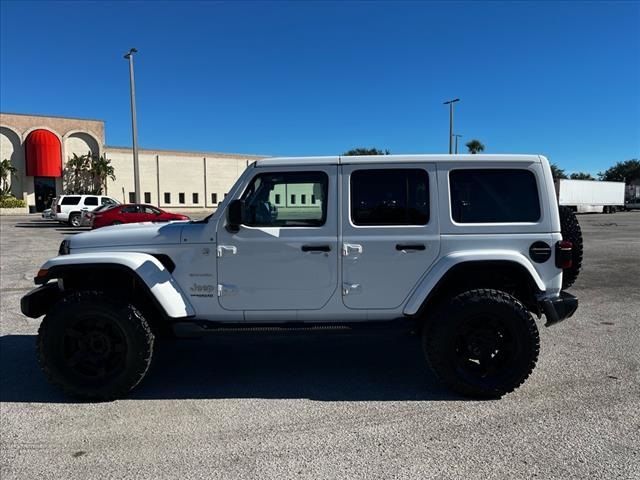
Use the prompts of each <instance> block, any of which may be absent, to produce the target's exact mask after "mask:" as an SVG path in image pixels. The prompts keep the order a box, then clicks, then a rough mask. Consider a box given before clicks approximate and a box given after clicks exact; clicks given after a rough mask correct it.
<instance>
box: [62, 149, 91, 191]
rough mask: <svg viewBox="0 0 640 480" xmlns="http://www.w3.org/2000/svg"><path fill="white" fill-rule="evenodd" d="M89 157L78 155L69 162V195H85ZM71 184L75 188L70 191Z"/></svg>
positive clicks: (74, 155)
mask: <svg viewBox="0 0 640 480" xmlns="http://www.w3.org/2000/svg"><path fill="white" fill-rule="evenodd" d="M88 157H89V155H80V156H78V155H76V154H75V153H74V154H73V157H71V158H70V159H69V161H68V162H67V172H68V182H67V190H68V192H67V193H85V181H86V179H85V177H86V173H87V168H88ZM69 184H71V185H72V186H73V187H72V188H71V189H69Z"/></svg>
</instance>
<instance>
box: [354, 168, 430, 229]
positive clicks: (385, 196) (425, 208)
mask: <svg viewBox="0 0 640 480" xmlns="http://www.w3.org/2000/svg"><path fill="white" fill-rule="evenodd" d="M351 220H352V221H353V224H354V225H426V224H427V223H428V222H429V175H428V174H427V172H426V171H424V170H422V169H419V168H407V169H397V170H394V169H379V170H356V171H354V172H353V173H352V174H351Z"/></svg>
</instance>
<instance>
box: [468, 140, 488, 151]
mask: <svg viewBox="0 0 640 480" xmlns="http://www.w3.org/2000/svg"><path fill="white" fill-rule="evenodd" d="M465 145H466V146H467V148H468V149H469V153H479V152H484V145H483V144H482V142H481V141H480V140H476V139H473V140H471V141H469V142H467V143H466V144H465Z"/></svg>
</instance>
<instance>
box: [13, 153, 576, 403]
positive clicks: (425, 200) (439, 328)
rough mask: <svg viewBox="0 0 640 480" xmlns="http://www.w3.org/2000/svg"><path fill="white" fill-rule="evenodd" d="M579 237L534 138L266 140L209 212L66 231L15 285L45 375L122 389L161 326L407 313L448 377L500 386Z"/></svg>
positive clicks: (481, 390) (532, 345) (293, 324)
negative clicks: (319, 144) (444, 145)
mask: <svg viewBox="0 0 640 480" xmlns="http://www.w3.org/2000/svg"><path fill="white" fill-rule="evenodd" d="M581 261H582V239H581V234H580V227H579V225H578V223H577V221H576V220H575V216H574V215H573V214H572V213H571V212H569V211H567V210H560V209H559V208H558V205H557V201H556V195H555V192H554V184H553V178H552V176H551V170H550V168H549V163H548V161H547V159H546V158H544V157H542V156H537V155H455V156H452V155H438V156H436V155H406V156H404V155H394V156H366V157H365V156H361V157H310V158H273V159H267V160H259V161H257V162H256V163H254V164H253V165H252V166H250V167H249V168H247V170H246V171H245V172H244V173H243V175H242V176H241V177H240V179H239V180H238V181H237V183H236V184H235V186H234V187H233V188H232V190H231V191H230V193H229V195H228V197H227V198H226V199H225V201H224V202H223V203H222V204H221V205H220V207H219V208H218V210H217V211H216V212H215V213H214V214H212V215H210V216H209V217H207V218H205V219H204V220H201V221H191V222H177V223H169V224H161V225H159V224H152V223H141V224H129V225H120V226H117V227H107V228H102V229H100V230H98V231H93V232H88V233H82V234H79V235H75V236H73V237H69V238H66V239H65V240H64V241H63V242H62V244H61V246H60V251H59V256H57V257H55V258H52V259H51V260H49V261H47V262H46V263H45V264H44V265H43V266H42V268H41V269H40V271H39V272H38V274H37V276H36V277H35V283H36V284H39V285H41V286H40V287H39V288H36V289H35V290H33V291H31V292H30V293H29V294H27V295H26V296H25V297H23V299H22V302H21V307H22V312H23V313H24V314H25V315H27V316H29V317H33V318H37V317H39V316H41V315H46V316H45V318H44V320H43V321H42V324H41V326H40V331H39V335H38V341H37V350H38V356H39V361H40V364H41V366H42V368H43V370H44V372H45V374H46V375H47V377H48V378H49V380H50V381H51V382H52V383H54V384H56V385H58V386H60V387H61V388H62V389H63V390H64V391H65V392H67V393H69V394H71V395H74V396H78V397H83V398H89V399H110V398H116V397H119V396H122V395H125V394H126V393H127V392H128V391H130V390H131V389H133V388H134V387H135V386H136V385H137V384H138V383H139V382H140V381H141V380H142V378H143V377H144V375H145V373H146V372H147V369H148V368H149V365H150V363H151V360H152V356H153V350H154V342H155V338H156V337H157V336H159V335H173V336H193V335H200V334H203V333H207V332H209V333H215V332H219V331H225V330H228V329H229V328H233V329H243V328H246V329H247V330H249V329H250V330H251V331H255V330H256V328H258V329H259V327H268V328H267V330H269V331H273V330H274V329H276V330H289V329H291V330H302V329H308V328H309V327H313V330H315V329H316V328H321V327H330V328H329V330H341V329H355V327H363V326H372V325H374V324H375V325H383V324H385V325H403V326H408V327H409V328H411V331H414V332H417V333H419V335H420V337H421V338H422V343H423V347H424V352H425V356H426V358H427V360H428V362H429V364H430V365H431V367H432V368H433V370H434V371H435V373H436V374H437V375H438V377H439V378H440V379H441V380H442V381H443V382H445V383H446V384H447V385H448V386H449V387H450V388H452V389H453V390H455V391H457V392H459V393H461V394H463V395H468V396H472V397H477V398H496V397H500V396H502V395H504V394H506V393H508V392H511V391H513V390H514V389H516V388H517V387H518V386H519V385H521V384H522V383H523V382H524V381H525V379H526V378H527V377H528V376H529V374H530V373H531V371H532V370H533V368H534V366H535V364H536V361H537V358H538V351H539V336H538V329H537V327H536V323H535V321H534V318H533V316H532V314H533V315H535V316H537V317H538V318H540V317H541V315H542V314H544V315H545V316H546V324H547V325H550V324H553V323H556V322H559V321H561V320H563V319H565V318H567V317H570V316H571V315H572V314H573V313H574V312H575V310H576V308H577V306H578V302H577V299H576V298H575V297H574V296H572V295H570V294H568V293H566V292H564V291H563V290H564V289H565V288H567V287H568V286H569V285H570V284H571V283H573V282H574V280H575V279H576V277H577V274H578V270H579V268H580V263H581Z"/></svg>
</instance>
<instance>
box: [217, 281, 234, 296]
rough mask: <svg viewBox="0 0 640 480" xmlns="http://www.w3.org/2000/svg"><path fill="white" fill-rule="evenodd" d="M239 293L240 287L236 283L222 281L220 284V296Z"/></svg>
mask: <svg viewBox="0 0 640 480" xmlns="http://www.w3.org/2000/svg"><path fill="white" fill-rule="evenodd" d="M236 293H238V287H236V286H235V285H224V284H222V283H219V284H218V296H219V297H222V296H227V295H235V294H236Z"/></svg>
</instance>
